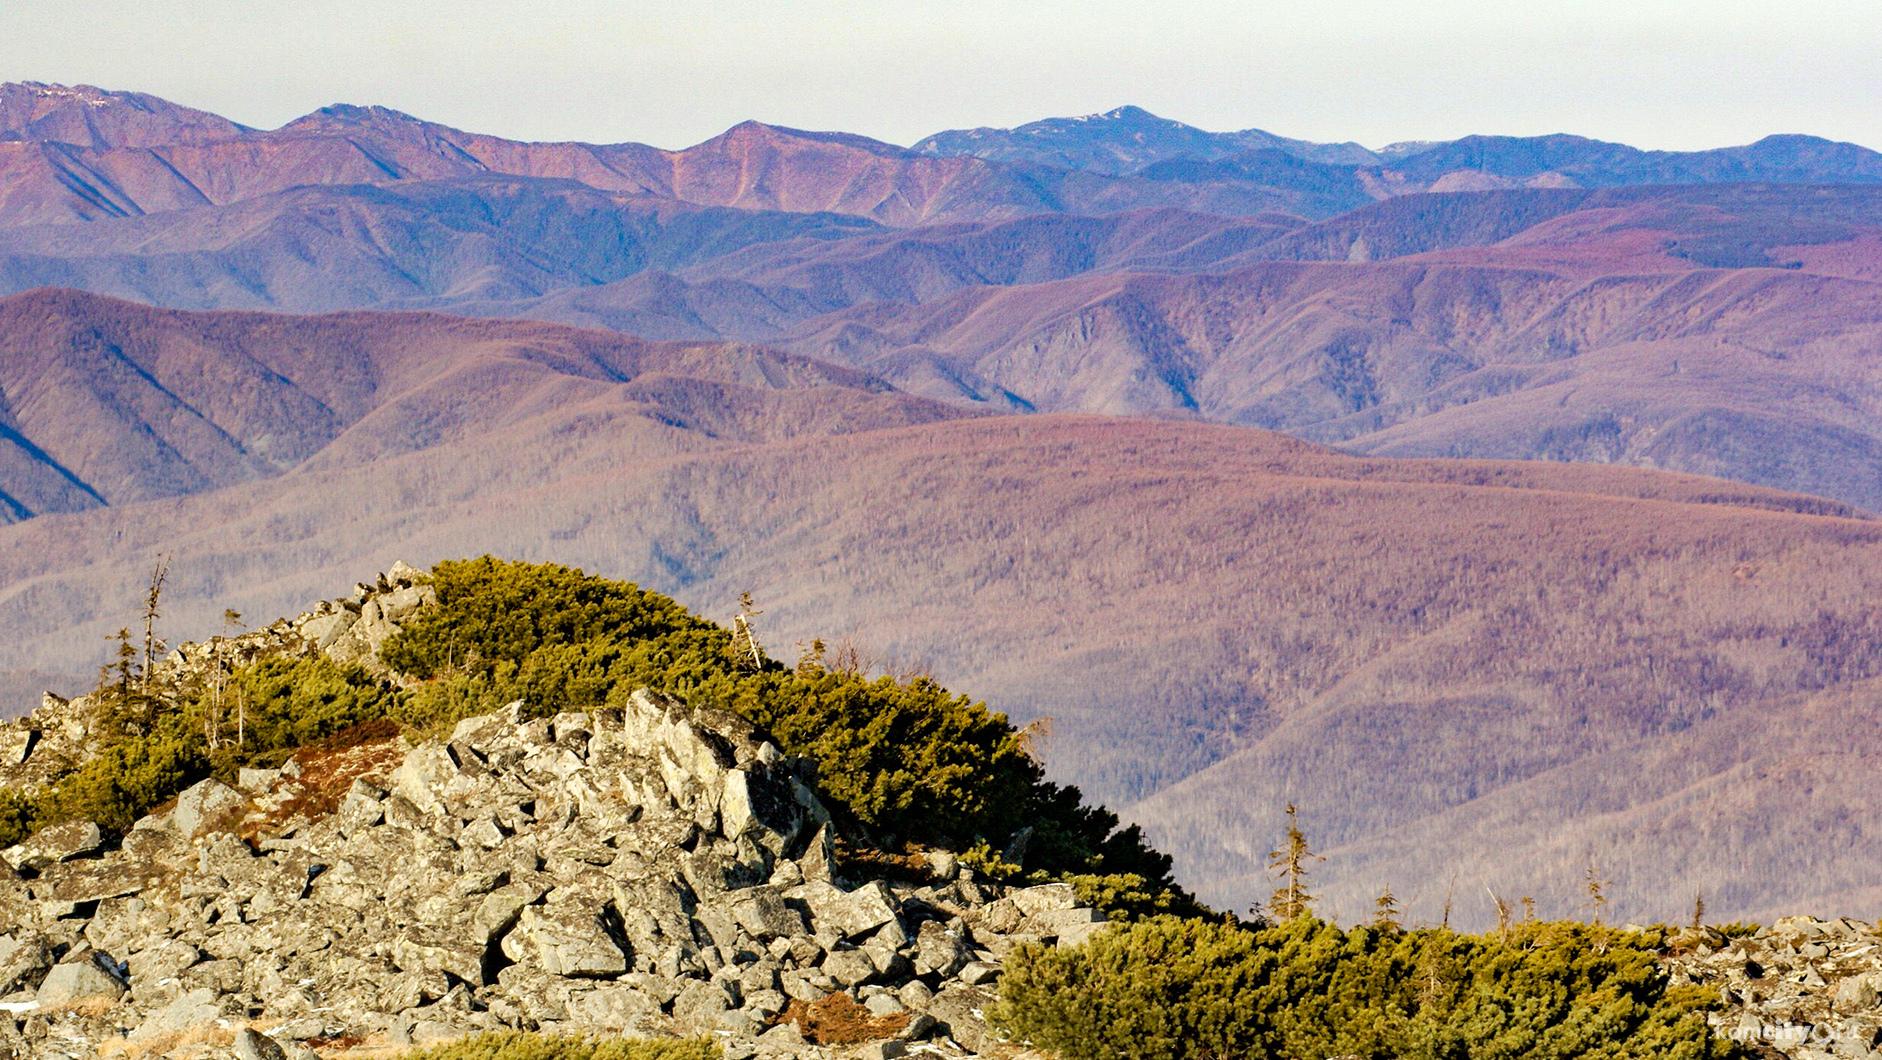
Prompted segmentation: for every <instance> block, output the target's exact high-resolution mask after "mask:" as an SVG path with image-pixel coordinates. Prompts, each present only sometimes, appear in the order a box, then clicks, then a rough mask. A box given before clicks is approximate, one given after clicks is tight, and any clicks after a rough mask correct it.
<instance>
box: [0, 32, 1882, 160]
mask: <svg viewBox="0 0 1882 1060" xmlns="http://www.w3.org/2000/svg"><path fill="white" fill-rule="evenodd" d="M0 80H35V81H49V82H58V83H65V84H77V83H88V84H96V85H99V86H102V87H105V88H123V89H137V90H141V91H146V92H151V93H155V94H157V95H160V96H163V97H165V98H167V99H171V100H174V101H176V102H179V103H185V104H188V105H191V106H196V107H201V108H204V109H206V110H212V111H215V112H217V113H220V114H224V115H226V116H228V117H230V118H233V119H235V120H236V121H240V122H244V123H246V124H249V125H256V126H261V127H265V128H272V127H274V126H276V125H279V124H281V123H282V122H285V121H287V120H289V119H291V118H293V117H296V116H298V115H300V114H303V113H305V112H307V111H309V110H313V109H315V108H316V107H320V106H324V105H326V104H328V103H335V102H347V103H379V104H384V105H386V106H390V107H395V108H398V109H400V110H404V111H409V112H411V113H413V114H416V115H418V116H420V117H423V118H429V119H432V120H435V121H440V122H444V123H446V124H449V125H455V126H458V127H461V128H466V129H471V130H475V131H478V132H489V133H496V134H500V135H504V136H510V137H515V138H519V139H536V140H555V139H572V140H587V141H593V142H609V141H619V140H638V141H642V142H646V143H652V144H655V145H658V146H661V147H682V146H686V145H688V144H692V143H696V142H698V141H700V140H703V139H706V138H708V137H710V136H713V135H715V134H717V133H719V132H721V131H723V130H724V129H725V128H727V127H729V126H731V125H733V124H735V123H737V122H739V121H742V120H744V119H747V118H756V119H758V120H760V121H766V122H771V123H774V124H779V125H790V126H796V127H800V128H810V129H842V130H845V131H849V132H857V133H863V134H865V135H869V136H874V137H877V138H880V139H883V140H888V141H891V142H893V143H901V144H907V143H912V142H913V141H915V140H917V139H919V138H920V137H922V136H924V135H926V134H928V133H931V132H936V131H939V130H941V129H947V128H958V127H963V126H975V125H995V126H1011V125H1017V124H1021V123H1024V122H1027V121H1030V120H1033V119H1036V118H1041V117H1049V116H1058V115H1072V114H1086V113H1092V112H1095V111H1101V110H1108V109H1110V108H1112V107H1115V106H1118V105H1120V104H1124V103H1134V104H1137V105H1139V106H1142V107H1145V108H1147V109H1149V110H1151V111H1154V112H1156V113H1158V114H1161V115H1163V116H1165V117H1169V118H1175V119H1178V120H1180V121H1186V122H1189V123H1190V124H1192V125H1198V126H1201V127H1203V128H1205V129H1215V130H1226V129H1241V128H1250V127H1254V128H1262V129H1267V130H1268V131H1270V132H1274V133H1279V134H1281V135H1285V136H1295V137H1301V138H1305V139H1312V140H1358V141H1359V142H1361V143H1364V144H1367V145H1368V146H1373V147H1377V146H1380V145H1382V144H1385V143H1388V142H1391V141H1395V140H1434V139H1450V138H1454V137H1457V136H1462V135H1465V134H1468V133H1503V134H1512V135H1533V134H1540V133H1551V132H1574V133H1579V134H1582V135H1587V136H1594V137H1598V138H1601V139H1607V140H1619V141H1623V142H1626V143H1631V144H1635V145H1636V146H1640V147H1659V148H1672V149H1694V148H1703V147H1717V146H1723V145H1728V144H1740V143H1748V142H1750V141H1752V140H1755V139H1757V138H1759V137H1760V136H1764V135H1766V134H1768V133H1773V132H1807V133H1814V134H1816V135H1819V136H1827V137H1831V138H1833V139H1840V140H1852V141H1855V142H1858V143H1863V144H1866V145H1869V146H1872V147H1877V148H1882V0H1580V2H1573V3H1566V2H1558V0H1422V2H1411V0H1290V2H1286V3H1274V2H1269V0H1176V2H1163V3H1159V2H1157V0H1129V2H1124V0H1076V2H1072V0H1039V2H1026V0H931V2H923V3H916V2H911V0H789V2H787V0H730V2H720V3H711V2H700V0H688V2H681V0H671V2H667V0H660V2H655V0H618V2H612V3H610V2H606V0H557V2H555V3H544V2H538V3H534V4H523V3H516V2H504V0H448V2H447V0H89V2H86V3H82V4H80V3H74V2H72V0H0Z"/></svg>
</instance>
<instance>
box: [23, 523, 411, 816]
mask: <svg viewBox="0 0 1882 1060" xmlns="http://www.w3.org/2000/svg"><path fill="white" fill-rule="evenodd" d="M430 583H431V578H430V576H429V575H428V574H426V573H425V572H424V571H422V570H419V569H418V568H416V567H413V566H411V565H410V564H408V563H405V562H404V561H402V560H401V561H399V562H397V563H394V564H393V565H392V567H391V569H389V570H387V571H386V572H385V573H384V574H381V575H379V576H378V577H377V578H376V579H375V580H374V581H373V582H372V583H371V584H368V583H366V582H361V583H359V585H357V586H356V587H355V588H354V591H353V592H352V594H350V595H348V596H343V597H340V598H339V599H337V600H322V601H320V603H318V604H316V605H315V606H314V608H313V609H312V610H311V611H306V612H303V613H302V614H300V615H298V616H296V617H295V618H292V619H281V620H278V621H276V622H274V623H272V624H270V625H268V626H265V627H263V628H261V629H255V630H250V631H248V632H246V633H243V634H241V635H240V636H233V637H212V638H210V639H209V640H207V641H204V642H203V643H201V644H196V643H190V644H184V645H182V646H180V647H178V648H177V649H176V650H175V651H172V652H170V653H169V655H168V656H166V657H165V658H164V659H162V660H161V661H160V662H158V663H157V664H156V665H155V666H153V668H152V669H153V671H154V673H153V678H154V680H155V682H156V683H157V684H158V685H159V686H160V687H178V688H186V687H192V686H195V687H201V685H202V684H203V683H204V682H205V681H206V680H207V678H208V676H209V674H210V673H211V671H212V670H213V669H216V668H218V667H220V668H223V669H225V670H233V669H235V668H238V667H241V666H245V665H248V664H250V663H253V662H256V661H257V660H260V659H265V658H271V657H282V656H285V657H296V656H304V655H311V654H314V653H316V652H319V653H324V654H325V655H327V656H328V657H329V658H331V659H333V660H334V661H335V662H340V663H353V664H357V665H360V666H364V667H366V668H367V669H369V670H373V671H375V672H378V673H380V674H385V672H386V667H385V666H384V664H382V663H380V662H379V658H378V652H379V646H380V645H381V644H384V643H385V641H386V638H388V637H390V636H392V634H394V633H397V632H398V631H399V626H400V625H401V624H402V623H404V622H405V621H406V620H407V619H408V618H410V617H411V616H412V615H413V614H415V613H417V612H418V611H419V609H421V608H424V607H428V606H431V605H433V604H436V603H437V602H438V594H437V592H436V591H435V590H434V589H432V587H431V584H430ZM94 727H95V719H94V711H93V709H92V703H91V697H90V696H80V697H78V698H76V699H72V700H67V699H65V698H63V697H61V696H56V695H53V694H52V693H50V692H48V693H46V695H45V697H44V699H43V700H42V701H41V702H40V706H39V709H38V710H36V711H34V712H33V713H31V714H29V715H27V716H26V717H24V718H17V719H13V720H10V721H0V787H6V788H12V789H14V790H29V789H32V788H36V787H39V786H41V785H43V784H45V783H47V782H48V781H49V780H52V779H53V778H56V777H58V776H59V775H60V774H62V773H64V772H67V771H68V770H70V769H71V768H72V767H73V766H74V765H76V764H77V763H79V762H82V761H83V760H84V758H85V756H86V755H87V754H88V753H89V752H90V751H91V750H92V749H93V748H95V747H96V746H97V742H98V741H97V734H96V733H94V732H93V729H94Z"/></svg>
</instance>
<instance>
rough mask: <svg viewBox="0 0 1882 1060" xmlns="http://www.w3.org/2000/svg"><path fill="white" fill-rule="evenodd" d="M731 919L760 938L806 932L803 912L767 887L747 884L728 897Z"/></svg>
mask: <svg viewBox="0 0 1882 1060" xmlns="http://www.w3.org/2000/svg"><path fill="white" fill-rule="evenodd" d="M726 897H727V903H728V905H729V906H730V908H731V911H732V917H733V919H735V920H737V921H738V925H739V926H740V927H742V928H744V929H745V930H746V931H747V932H748V933H750V934H751V936H752V937H753V938H755V939H758V940H759V941H761V942H762V941H767V940H770V939H775V938H786V937H791V936H796V935H806V934H809V929H808V928H807V927H805V925H804V915H803V914H802V913H800V912H798V911H797V910H796V909H793V908H791V907H790V906H789V905H788V904H786V903H785V900H784V896H783V895H782V894H780V893H778V892H777V891H776V890H773V889H772V888H770V887H749V888H745V889H744V890H739V891H733V892H731V893H730V894H728V895H727V896H726Z"/></svg>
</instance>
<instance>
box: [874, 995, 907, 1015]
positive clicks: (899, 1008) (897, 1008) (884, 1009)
mask: <svg viewBox="0 0 1882 1060" xmlns="http://www.w3.org/2000/svg"><path fill="white" fill-rule="evenodd" d="M863 1007H864V1008H866V1009H868V1010H869V1014H870V1015H872V1016H893V1015H895V1014H896V1013H898V1012H907V1011H908V1006H907V1005H904V1004H902V999H901V998H900V997H897V996H896V995H894V994H871V995H870V996H869V998H868V999H867V1000H865V1001H864V1002H863Z"/></svg>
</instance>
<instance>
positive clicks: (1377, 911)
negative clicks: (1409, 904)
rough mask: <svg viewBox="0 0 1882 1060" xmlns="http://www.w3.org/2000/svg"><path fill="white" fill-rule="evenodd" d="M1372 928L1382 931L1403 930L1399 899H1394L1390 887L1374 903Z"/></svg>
mask: <svg viewBox="0 0 1882 1060" xmlns="http://www.w3.org/2000/svg"><path fill="white" fill-rule="evenodd" d="M1372 926H1373V927H1375V928H1378V929H1379V930H1380V931H1398V930H1400V928H1401V925H1400V924H1399V910H1398V899H1397V898H1395V897H1393V895H1392V888H1390V887H1387V888H1386V889H1385V891H1384V893H1382V894H1380V895H1379V897H1378V898H1376V899H1374V901H1373V903H1372Z"/></svg>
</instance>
